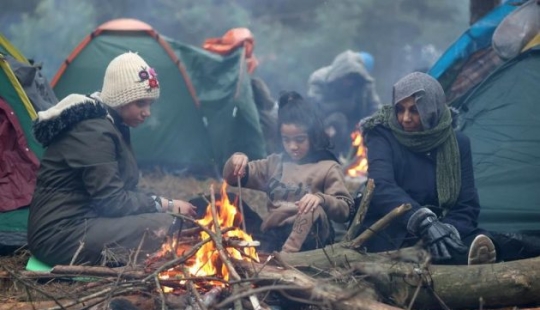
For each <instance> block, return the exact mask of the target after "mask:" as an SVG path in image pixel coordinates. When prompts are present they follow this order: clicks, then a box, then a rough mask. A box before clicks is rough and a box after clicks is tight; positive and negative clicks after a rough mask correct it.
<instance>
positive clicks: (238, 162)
mask: <svg viewBox="0 0 540 310" xmlns="http://www.w3.org/2000/svg"><path fill="white" fill-rule="evenodd" d="M248 161H249V159H248V157H247V155H246V154H244V153H234V154H233V155H232V156H231V164H232V166H233V168H234V170H233V175H234V176H240V177H243V176H244V175H245V174H246V166H247V164H248Z"/></svg>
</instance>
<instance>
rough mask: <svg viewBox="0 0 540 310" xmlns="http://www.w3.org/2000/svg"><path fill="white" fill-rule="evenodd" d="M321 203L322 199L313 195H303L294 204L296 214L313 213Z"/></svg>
mask: <svg viewBox="0 0 540 310" xmlns="http://www.w3.org/2000/svg"><path fill="white" fill-rule="evenodd" d="M321 203H322V198H321V197H320V196H317V195H314V194H305V195H304V197H302V199H300V200H299V201H297V202H295V204H296V205H297V206H298V213H308V212H314V211H315V209H317V207H318V206H319V205H320V204H321Z"/></svg>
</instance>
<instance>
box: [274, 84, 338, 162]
mask: <svg viewBox="0 0 540 310" xmlns="http://www.w3.org/2000/svg"><path fill="white" fill-rule="evenodd" d="M278 105H279V109H278V127H277V129H278V141H279V146H278V148H279V149H280V150H283V144H282V143H281V139H282V137H281V126H282V125H283V124H294V125H297V126H302V127H304V128H305V130H306V132H307V134H308V137H309V143H310V146H311V150H312V151H315V150H325V149H329V148H330V147H331V145H330V140H329V139H328V136H327V135H326V132H325V131H324V127H323V124H322V121H321V118H320V117H319V114H318V112H317V110H316V109H315V107H314V106H313V105H312V104H311V103H310V102H306V101H304V98H302V96H301V95H300V94H299V93H297V92H295V91H282V92H281V93H280V96H279V101H278Z"/></svg>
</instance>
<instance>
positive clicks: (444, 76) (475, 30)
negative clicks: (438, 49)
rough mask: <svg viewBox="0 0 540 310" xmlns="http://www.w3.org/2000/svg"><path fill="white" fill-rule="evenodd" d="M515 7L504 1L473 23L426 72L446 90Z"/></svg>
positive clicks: (487, 43) (484, 46) (487, 45)
mask: <svg viewBox="0 0 540 310" xmlns="http://www.w3.org/2000/svg"><path fill="white" fill-rule="evenodd" d="M516 7H517V6H515V5H512V4H510V3H508V2H505V3H503V4H501V5H500V6H498V7H497V8H495V9H494V10H493V11H491V12H490V13H488V14H487V15H486V16H484V17H483V18H482V19H480V20H479V21H477V22H476V23H474V24H473V25H472V26H471V27H470V28H469V29H468V30H467V31H465V32H464V33H463V34H462V35H461V36H460V37H459V38H458V39H457V40H456V41H455V42H454V44H452V45H451V46H450V47H449V48H448V49H447V50H446V52H444V54H443V55H442V56H441V57H440V58H439V60H437V62H436V63H435V64H434V65H433V66H432V67H431V69H430V70H429V71H428V74H429V75H431V76H433V77H434V78H436V79H437V80H439V82H441V84H443V88H445V90H446V89H447V87H448V86H449V84H451V82H452V81H453V80H454V78H455V77H456V75H457V73H458V72H459V69H460V68H461V66H462V65H463V64H464V63H465V61H467V60H468V59H469V57H470V56H471V55H473V54H474V53H476V52H478V51H480V50H483V49H486V48H488V47H490V46H491V38H492V36H493V33H494V32H495V29H496V28H497V26H498V25H499V24H500V23H501V21H502V20H503V19H504V18H505V17H506V16H508V14H510V13H511V12H512V11H514V10H515V9H516Z"/></svg>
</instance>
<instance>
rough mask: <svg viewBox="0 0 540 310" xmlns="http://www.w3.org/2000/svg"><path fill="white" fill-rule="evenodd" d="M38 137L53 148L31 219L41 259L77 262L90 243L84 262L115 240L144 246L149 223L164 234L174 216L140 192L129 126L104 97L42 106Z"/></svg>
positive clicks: (34, 249)
mask: <svg viewBox="0 0 540 310" xmlns="http://www.w3.org/2000/svg"><path fill="white" fill-rule="evenodd" d="M34 135H35V136H36V139H37V140H38V141H39V142H40V143H41V144H43V146H44V147H46V150H45V153H44V155H43V158H42V161H41V166H40V169H39V173H38V178H37V184H36V190H35V193H34V196H33V200H32V203H31V205H30V217H29V225H28V227H29V230H28V243H29V246H30V250H31V251H32V253H33V254H34V255H36V256H37V257H38V259H40V260H42V261H44V262H46V263H49V264H65V263H69V262H70V259H71V257H72V256H73V254H74V253H75V251H76V250H77V248H78V247H79V246H80V242H84V247H83V251H82V252H81V253H80V254H79V259H78V261H79V262H86V263H92V264H94V263H97V261H98V260H99V259H101V258H102V256H101V253H102V251H103V249H104V247H106V246H107V245H110V246H111V247H113V246H114V247H121V248H124V249H133V248H136V247H137V245H138V243H139V242H140V239H141V238H142V234H143V233H144V231H145V230H146V229H151V230H152V232H157V230H164V229H166V228H168V225H170V223H171V222H172V218H171V217H170V216H169V215H167V214H163V213H156V212H157V208H156V204H155V202H154V200H153V199H152V197H151V196H150V195H148V194H145V193H142V192H139V191H137V183H138V178H139V170H138V167H137V163H136V161H135V157H134V155H133V152H132V150H131V146H130V139H129V128H128V127H127V126H126V125H124V124H123V123H122V121H121V119H120V117H119V116H118V115H117V113H116V112H115V111H114V110H112V109H108V108H107V107H106V106H105V105H104V104H102V103H101V102H100V101H98V100H96V99H92V98H90V97H85V96H82V95H70V96H68V97H66V98H65V99H64V100H62V101H61V102H60V103H58V104H57V105H56V106H54V107H53V108H51V109H49V110H47V111H44V112H40V114H39V119H38V120H37V121H36V122H35V124H34ZM151 239H152V238H150V240H151ZM148 246H149V247H148V248H147V249H148V250H155V248H156V246H150V244H148Z"/></svg>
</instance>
